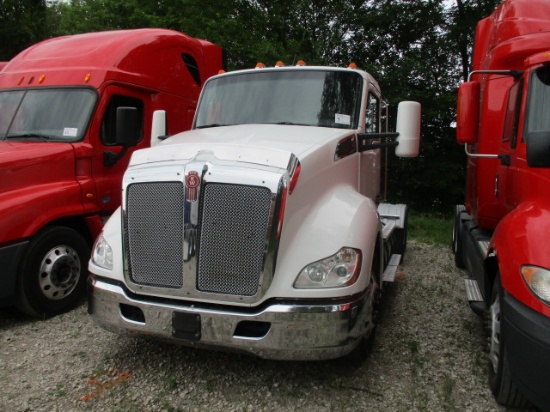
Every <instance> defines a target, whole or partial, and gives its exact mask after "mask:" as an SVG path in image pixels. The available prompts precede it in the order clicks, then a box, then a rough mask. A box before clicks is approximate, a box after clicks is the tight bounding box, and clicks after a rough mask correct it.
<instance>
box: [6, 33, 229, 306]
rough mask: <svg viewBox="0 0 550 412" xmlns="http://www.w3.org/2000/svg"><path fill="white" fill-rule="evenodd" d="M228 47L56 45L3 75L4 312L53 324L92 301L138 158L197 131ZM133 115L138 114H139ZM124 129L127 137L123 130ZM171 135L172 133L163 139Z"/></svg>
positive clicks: (134, 36) (20, 59)
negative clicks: (88, 297) (104, 237)
mask: <svg viewBox="0 0 550 412" xmlns="http://www.w3.org/2000/svg"><path fill="white" fill-rule="evenodd" d="M222 67H223V53H222V49H221V48H219V47H218V46H215V45H213V44H211V43H209V42H206V41H202V40H197V39H193V38H191V37H189V36H187V35H185V34H182V33H178V32H174V31H171V30H164V29H140V30H121V31H109V32H98V33H87V34H81V35H74V36H65V37H59V38H55V39H50V40H46V41H44V42H41V43H38V44H36V45H34V46H31V47H29V48H28V49H26V50H24V51H22V52H21V53H20V54H19V55H17V56H16V57H14V58H13V59H12V60H11V61H9V62H8V63H7V64H6V65H5V66H4V68H3V69H2V71H1V72H0V170H1V172H2V176H3V184H2V185H1V187H0V214H1V216H2V221H1V224H0V225H1V230H0V267H1V268H2V269H1V272H0V303H2V304H3V305H8V304H13V303H15V304H16V306H17V307H18V308H19V309H20V310H22V311H23V312H25V313H27V314H29V315H32V316H44V315H45V316H51V315H55V314H57V313H61V312H63V311H65V310H67V309H69V308H71V307H73V306H74V305H75V303H76V302H77V301H79V300H81V299H82V298H83V297H84V293H83V292H84V289H85V286H86V281H85V279H86V277H87V272H86V262H87V261H88V259H89V256H90V248H91V244H92V242H93V240H94V239H95V238H96V237H97V235H98V234H99V232H100V231H101V228H102V226H103V223H104V221H105V220H106V219H107V217H108V216H109V215H110V214H111V213H112V212H113V211H114V210H115V209H116V208H117V207H118V206H119V205H120V203H121V191H120V182H121V180H122V175H123V173H124V170H125V169H126V167H127V165H128V161H129V159H130V154H131V152H132V151H133V150H135V149H139V148H144V147H148V146H150V145H151V144H156V143H157V142H159V141H160V140H159V136H158V135H156V134H155V130H153V128H152V122H151V119H152V114H153V112H154V111H156V110H158V109H160V108H163V110H164V113H165V121H166V125H165V127H164V129H166V133H176V132H179V131H182V130H186V129H189V128H190V127H191V122H192V119H193V115H194V111H195V107H196V104H197V99H198V96H199V93H200V90H201V88H202V84H203V83H204V81H206V79H207V78H208V77H210V76H212V75H214V74H217V72H218V71H219V70H220V69H221V68H222ZM129 108H130V109H129ZM122 129H124V132H121V130H122ZM160 137H162V136H160Z"/></svg>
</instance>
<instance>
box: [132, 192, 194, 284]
mask: <svg viewBox="0 0 550 412" xmlns="http://www.w3.org/2000/svg"><path fill="white" fill-rule="evenodd" d="M183 202H184V198H183V184H182V183H181V182H162V183H156V182H155V183H140V184H133V185H131V186H129V187H128V191H127V210H126V219H127V220H126V227H127V231H126V244H127V246H128V250H129V262H128V263H129V267H130V278H131V279H132V281H133V282H135V283H137V284H143V285H149V286H158V287H168V288H181V286H182V283H183V254H182V247H183V246H182V245H183ZM163 212H164V213H163Z"/></svg>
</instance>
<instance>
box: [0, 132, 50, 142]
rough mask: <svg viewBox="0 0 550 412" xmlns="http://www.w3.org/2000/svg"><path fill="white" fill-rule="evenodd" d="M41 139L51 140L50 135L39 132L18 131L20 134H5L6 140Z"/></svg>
mask: <svg viewBox="0 0 550 412" xmlns="http://www.w3.org/2000/svg"><path fill="white" fill-rule="evenodd" d="M35 138H38V139H41V140H43V141H45V142H48V141H50V140H51V138H52V137H51V136H48V135H47V134H40V133H20V134H10V135H8V136H6V140H9V139H35Z"/></svg>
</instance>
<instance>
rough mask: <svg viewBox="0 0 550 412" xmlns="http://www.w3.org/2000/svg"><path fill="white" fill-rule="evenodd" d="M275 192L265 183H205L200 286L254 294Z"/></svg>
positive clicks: (256, 288)
mask: <svg viewBox="0 0 550 412" xmlns="http://www.w3.org/2000/svg"><path fill="white" fill-rule="evenodd" d="M270 206H271V191H270V190H269V189H267V188H264V187H256V186H238V185H226V184H217V183H210V184H207V185H206V186H205V190H204V199H203V209H202V226H201V233H200V241H199V245H200V246H199V262H198V263H199V264H198V269H197V289H198V290H201V291H203V292H212V293H221V294H230V295H242V296H252V295H254V294H255V293H256V291H257V290H258V287H259V281H260V275H261V272H262V266H263V258H264V252H265V245H266V238H267V228H268V223H269V211H270Z"/></svg>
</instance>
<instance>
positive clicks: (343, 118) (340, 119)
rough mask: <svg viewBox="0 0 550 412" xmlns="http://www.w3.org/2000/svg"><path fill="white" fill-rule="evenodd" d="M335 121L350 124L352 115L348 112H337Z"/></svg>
mask: <svg viewBox="0 0 550 412" xmlns="http://www.w3.org/2000/svg"><path fill="white" fill-rule="evenodd" d="M334 123H336V124H345V125H347V126H349V125H350V124H351V117H350V116H349V115H347V114H339V113H336V114H335V115H334Z"/></svg>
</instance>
